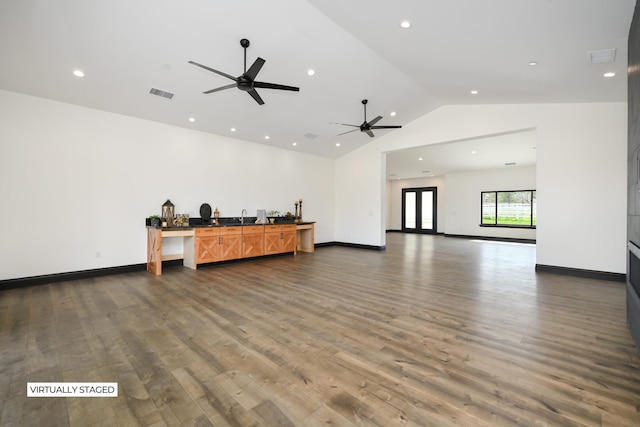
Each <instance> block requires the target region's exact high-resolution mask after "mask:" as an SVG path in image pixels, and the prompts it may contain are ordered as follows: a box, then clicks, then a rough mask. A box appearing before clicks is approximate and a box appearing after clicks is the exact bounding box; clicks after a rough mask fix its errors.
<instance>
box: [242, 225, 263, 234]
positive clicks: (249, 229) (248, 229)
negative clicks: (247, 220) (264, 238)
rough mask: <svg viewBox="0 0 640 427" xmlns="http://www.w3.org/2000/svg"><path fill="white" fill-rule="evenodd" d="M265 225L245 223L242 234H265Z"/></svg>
mask: <svg viewBox="0 0 640 427" xmlns="http://www.w3.org/2000/svg"><path fill="white" fill-rule="evenodd" d="M263 233H264V225H245V226H244V227H242V234H245V235H247V234H263Z"/></svg>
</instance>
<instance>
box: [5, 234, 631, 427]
mask: <svg viewBox="0 0 640 427" xmlns="http://www.w3.org/2000/svg"><path fill="white" fill-rule="evenodd" d="M534 265H535V247H533V246H531V245H517V244H502V243H497V242H476V241H470V240H465V239H457V238H445V237H442V236H422V235H403V234H399V233H390V234H388V235H387V250H386V251H382V252H377V251H369V250H360V249H352V248H344V247H325V248H318V249H317V250H316V252H315V253H314V254H306V253H300V254H299V255H297V256H295V257H294V256H290V255H289V256H279V257H271V258H268V259H254V260H251V261H247V262H238V263H230V264H225V265H217V266H212V267H205V268H200V269H199V270H197V271H192V270H189V269H186V268H182V267H175V268H166V269H165V270H164V274H163V275H162V276H153V275H151V274H149V273H147V272H139V273H129V274H124V275H114V276H107V277H100V278H95V279H90V280H77V281H69V282H62V283H56V284H51V285H42V286H35V287H31V288H22V289H15V290H8V291H3V292H0V322H1V323H0V362H1V364H0V425H2V426H14V425H15V426H23V425H24V426H40V425H56V426H89V425H90V426H138V425H140V426H182V425H185V426H278V427H279V426H474V427H475V426H512V425H525V426H615V427H620V426H638V425H640V413H639V412H638V411H639V408H640V357H639V356H638V352H637V351H636V348H635V347H634V345H633V342H632V340H631V336H630V333H629V330H628V328H627V326H626V321H625V288H624V284H623V283H614V282H605V281H598V280H594V279H584V278H575V277H568V276H559V275H553V274H548V273H535V271H534ZM36 381H41V382H48V381H56V382H62V381H68V382H103V381H104V382H117V383H118V385H119V396H118V397H117V398H27V397H26V383H27V382H36Z"/></svg>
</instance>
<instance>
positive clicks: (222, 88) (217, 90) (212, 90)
mask: <svg viewBox="0 0 640 427" xmlns="http://www.w3.org/2000/svg"><path fill="white" fill-rule="evenodd" d="M236 86H237V85H236V84H235V83H231V84H230V85H226V86H222V87H218V88H215V89H211V90H208V91H206V92H202V93H204V94H205V95H208V94H210V93H213V92H220V91H221V90H225V89H231V88H232V87H236Z"/></svg>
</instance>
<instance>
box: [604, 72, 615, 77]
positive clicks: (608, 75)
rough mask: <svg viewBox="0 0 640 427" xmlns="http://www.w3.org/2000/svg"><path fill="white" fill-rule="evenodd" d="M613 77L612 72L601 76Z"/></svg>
mask: <svg viewBox="0 0 640 427" xmlns="http://www.w3.org/2000/svg"><path fill="white" fill-rule="evenodd" d="M615 75H616V73H614V72H608V73H604V74H603V76H605V77H613V76H615Z"/></svg>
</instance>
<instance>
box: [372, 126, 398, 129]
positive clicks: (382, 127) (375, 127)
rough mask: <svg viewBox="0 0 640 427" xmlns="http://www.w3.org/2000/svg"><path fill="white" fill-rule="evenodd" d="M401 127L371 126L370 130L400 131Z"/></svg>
mask: <svg viewBox="0 0 640 427" xmlns="http://www.w3.org/2000/svg"><path fill="white" fill-rule="evenodd" d="M401 127H402V126H371V129H400V128H401Z"/></svg>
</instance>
